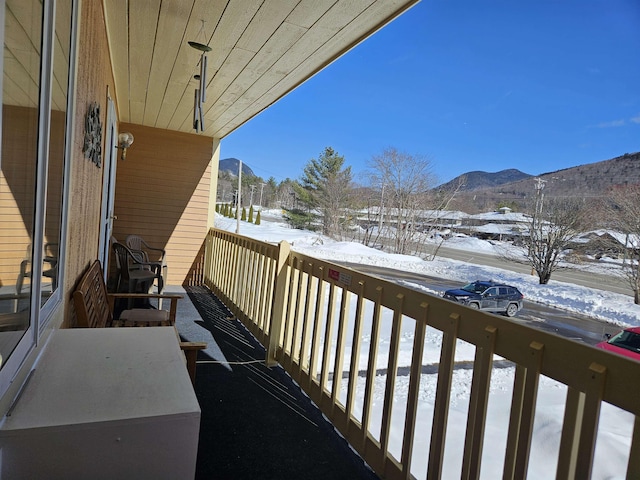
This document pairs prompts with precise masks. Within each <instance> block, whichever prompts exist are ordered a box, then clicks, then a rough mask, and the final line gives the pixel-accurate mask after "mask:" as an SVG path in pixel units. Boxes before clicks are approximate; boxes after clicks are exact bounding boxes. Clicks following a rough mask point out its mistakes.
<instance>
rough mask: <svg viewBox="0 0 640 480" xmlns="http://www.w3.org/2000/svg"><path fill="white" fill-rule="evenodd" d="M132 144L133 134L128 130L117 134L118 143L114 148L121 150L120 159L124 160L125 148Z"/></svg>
mask: <svg viewBox="0 0 640 480" xmlns="http://www.w3.org/2000/svg"><path fill="white" fill-rule="evenodd" d="M131 144H133V134H132V133H130V132H122V133H121V134H119V135H118V145H117V146H116V148H119V149H121V150H122V154H120V159H121V160H124V159H126V158H127V148H129V147H130V146H131Z"/></svg>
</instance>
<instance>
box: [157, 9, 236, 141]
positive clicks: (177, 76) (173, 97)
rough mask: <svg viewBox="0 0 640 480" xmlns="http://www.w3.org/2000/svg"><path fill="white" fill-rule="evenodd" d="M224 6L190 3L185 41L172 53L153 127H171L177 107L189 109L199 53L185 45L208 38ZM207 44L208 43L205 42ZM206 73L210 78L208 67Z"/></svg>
mask: <svg viewBox="0 0 640 480" xmlns="http://www.w3.org/2000/svg"><path fill="white" fill-rule="evenodd" d="M225 6H226V3H225V2H222V1H217V2H215V3H214V4H213V5H211V4H210V3H209V2H208V1H206V0H196V1H195V2H194V4H193V8H192V10H191V16H190V17H189V19H188V22H187V26H186V28H185V34H184V37H185V38H184V39H183V41H182V43H181V44H180V48H179V50H178V52H177V54H176V57H175V62H174V67H173V70H172V72H171V76H170V78H169V83H168V84H167V88H166V90H165V93H164V97H163V99H162V102H161V103H162V105H161V107H160V111H159V113H158V117H157V119H156V126H158V127H159V128H166V129H171V128H172V127H171V125H172V119H173V117H174V115H175V113H176V109H177V108H178V107H179V106H180V105H183V104H185V105H183V106H185V107H189V108H193V91H192V90H191V87H193V89H195V88H196V87H195V86H196V82H195V81H193V76H194V75H195V74H196V73H197V72H198V61H199V59H200V52H199V51H198V50H195V49H194V48H192V47H190V46H189V44H188V42H189V41H195V42H200V43H202V42H203V41H205V40H206V38H207V35H208V34H207V32H208V31H209V32H210V31H211V30H212V29H213V28H215V26H216V25H217V24H218V22H219V19H220V17H221V15H222V13H223V11H224V8H225ZM202 20H204V21H205V23H204V32H203V33H204V38H203V36H202V34H201V30H202ZM205 43H206V41H205ZM209 43H211V42H210V41H209ZM212 57H213V55H211V54H209V64H211V58H212ZM208 70H209V74H210V75H211V74H212V69H211V67H209V69H208ZM187 90H189V92H187ZM176 130H178V129H176ZM182 131H188V130H182Z"/></svg>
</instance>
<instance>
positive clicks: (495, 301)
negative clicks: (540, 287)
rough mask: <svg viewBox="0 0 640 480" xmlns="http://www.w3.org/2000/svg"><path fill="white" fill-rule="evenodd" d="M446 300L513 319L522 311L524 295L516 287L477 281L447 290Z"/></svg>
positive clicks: (488, 281) (489, 281)
mask: <svg viewBox="0 0 640 480" xmlns="http://www.w3.org/2000/svg"><path fill="white" fill-rule="evenodd" d="M443 296H444V298H446V299H447V300H452V301H454V302H458V303H462V304H463V305H467V306H468V307H471V308H476V309H479V310H486V311H488V312H498V313H504V314H505V315H506V316H507V317H513V316H514V315H515V314H516V313H518V312H519V311H520V310H522V299H523V298H524V295H522V293H520V290H518V289H517V288H516V287H512V286H511V285H504V284H502V283H497V282H494V281H492V280H476V281H475V282H472V283H470V284H468V285H465V286H464V287H462V288H456V289H452V290H447V291H446V292H444V295H443Z"/></svg>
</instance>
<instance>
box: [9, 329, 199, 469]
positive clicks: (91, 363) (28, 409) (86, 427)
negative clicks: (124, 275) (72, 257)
mask: <svg viewBox="0 0 640 480" xmlns="http://www.w3.org/2000/svg"><path fill="white" fill-rule="evenodd" d="M199 430H200V406H199V405H198V401H197V399H196V396H195V393H194V391H193V386H192V385H191V381H190V379H189V374H188V372H187V369H186V366H185V361H184V357H183V355H182V352H181V351H180V347H179V344H178V339H177V337H176V333H175V330H174V328H173V327H147V328H87V329H62V330H58V331H56V332H54V334H53V338H52V339H51V341H50V342H49V345H48V346H47V347H46V349H45V351H44V353H43V355H42V357H41V358H40V359H39V361H38V362H37V364H36V367H35V370H34V372H33V375H32V377H31V379H30V381H29V382H28V383H27V385H26V387H25V388H24V390H23V392H22V395H21V397H20V398H19V399H18V401H17V402H16V405H15V407H14V408H13V410H12V411H11V412H10V416H7V417H5V418H4V421H3V424H2V427H1V428H0V442H1V450H0V452H1V457H0V478H3V479H5V478H6V479H10V478H47V479H56V478H60V479H62V478H64V479H74V478H91V479H116V478H117V479H127V478H135V479H141V478H153V479H163V478H166V479H187V478H193V477H194V475H195V465H196V455H197V448H198V434H199Z"/></svg>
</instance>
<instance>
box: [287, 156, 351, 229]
mask: <svg viewBox="0 0 640 480" xmlns="http://www.w3.org/2000/svg"><path fill="white" fill-rule="evenodd" d="M343 167H344V157H343V156H341V155H338V153H337V152H336V151H335V150H333V148H331V147H326V148H325V149H324V152H322V155H320V157H319V158H318V159H311V160H310V161H309V163H308V164H307V166H306V167H305V168H304V173H303V175H302V178H301V179H300V183H295V184H294V185H293V189H294V192H295V194H296V196H297V198H296V199H297V200H299V201H300V202H302V204H303V205H305V206H306V207H307V213H308V214H310V213H311V211H318V212H319V214H320V218H321V220H322V233H323V234H325V235H329V236H333V237H336V236H338V235H339V234H340V232H341V231H342V230H343V229H344V228H345V227H346V226H347V223H348V222H349V218H350V216H349V215H348V214H347V212H346V210H347V209H348V208H349V206H350V205H349V203H350V191H351V178H352V175H351V167H346V168H343Z"/></svg>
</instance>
